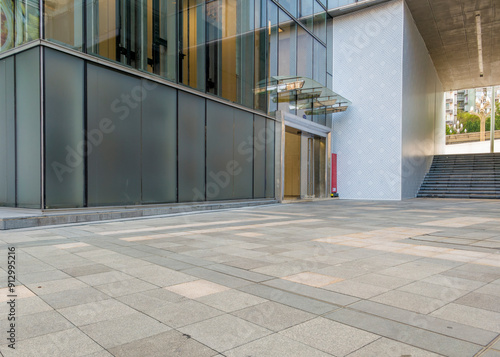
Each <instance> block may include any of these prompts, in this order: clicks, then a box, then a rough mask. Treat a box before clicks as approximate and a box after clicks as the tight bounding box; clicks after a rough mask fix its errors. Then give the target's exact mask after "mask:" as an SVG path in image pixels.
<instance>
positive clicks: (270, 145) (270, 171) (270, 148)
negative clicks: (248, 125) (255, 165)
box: [266, 119, 275, 198]
mask: <svg viewBox="0 0 500 357" xmlns="http://www.w3.org/2000/svg"><path fill="white" fill-rule="evenodd" d="M274 130H275V122H274V120H271V119H267V129H266V198H274V186H275V167H274V160H275V159H274V156H275V155H274V150H275V149H274V142H275V137H274Z"/></svg>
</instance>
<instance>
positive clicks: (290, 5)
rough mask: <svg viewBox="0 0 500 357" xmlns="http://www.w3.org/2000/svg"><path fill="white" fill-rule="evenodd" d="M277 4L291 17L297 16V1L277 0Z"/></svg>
mask: <svg viewBox="0 0 500 357" xmlns="http://www.w3.org/2000/svg"><path fill="white" fill-rule="evenodd" d="M279 3H280V4H281V5H283V7H284V8H285V9H286V10H287V11H288V12H289V13H290V14H291V15H292V16H293V17H298V16H297V0H279Z"/></svg>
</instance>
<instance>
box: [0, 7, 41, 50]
mask: <svg viewBox="0 0 500 357" xmlns="http://www.w3.org/2000/svg"><path fill="white" fill-rule="evenodd" d="M39 21H40V11H39V1H38V0H2V1H0V52H2V51H6V50H8V49H11V48H13V47H15V46H19V45H21V44H23V43H26V42H29V41H32V40H36V39H38V38H39V37H40V36H39Z"/></svg>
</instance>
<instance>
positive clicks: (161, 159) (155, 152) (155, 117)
mask: <svg viewBox="0 0 500 357" xmlns="http://www.w3.org/2000/svg"><path fill="white" fill-rule="evenodd" d="M142 88H144V90H145V93H147V96H146V98H145V99H144V101H143V103H142V202H143V203H166V202H175V201H176V200H177V91H176V90H175V89H172V88H169V87H166V86H162V85H159V84H156V83H153V82H150V81H147V80H142Z"/></svg>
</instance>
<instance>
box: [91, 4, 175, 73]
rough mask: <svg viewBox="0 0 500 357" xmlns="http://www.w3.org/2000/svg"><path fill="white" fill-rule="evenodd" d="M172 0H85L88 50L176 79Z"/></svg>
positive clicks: (173, 5)
mask: <svg viewBox="0 0 500 357" xmlns="http://www.w3.org/2000/svg"><path fill="white" fill-rule="evenodd" d="M175 29H176V2H175V0H88V1H87V46H88V52H89V53H93V54H95V55H98V56H102V57H105V58H108V59H110V60H113V61H118V62H120V63H122V64H125V65H128V66H131V67H134V68H137V69H140V70H144V71H148V72H151V73H155V74H158V75H160V76H162V77H165V78H167V79H170V80H176V73H175V71H176V62H177V59H176V57H177V50H176V42H177V41H176V38H175V35H176V34H175Z"/></svg>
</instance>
